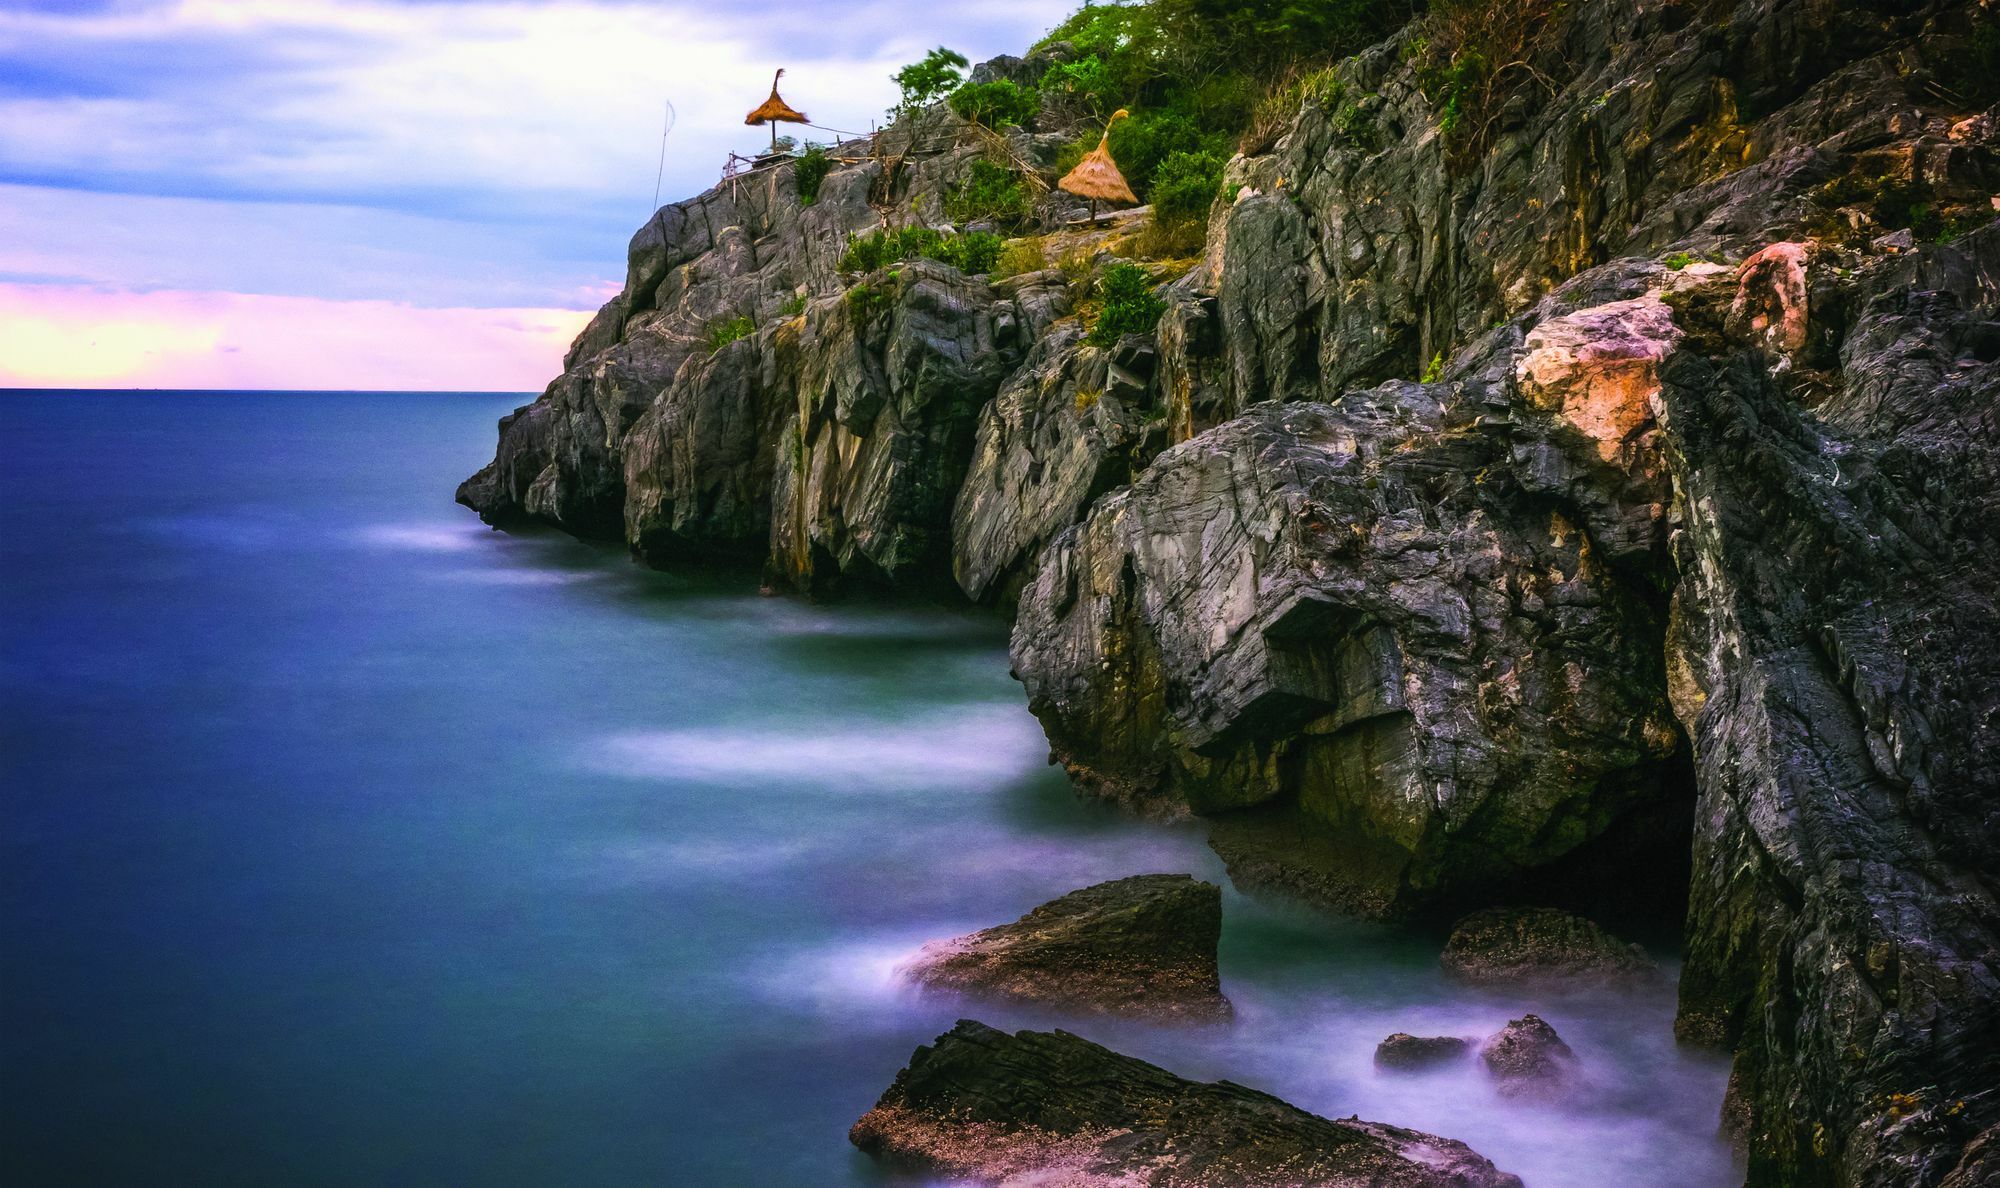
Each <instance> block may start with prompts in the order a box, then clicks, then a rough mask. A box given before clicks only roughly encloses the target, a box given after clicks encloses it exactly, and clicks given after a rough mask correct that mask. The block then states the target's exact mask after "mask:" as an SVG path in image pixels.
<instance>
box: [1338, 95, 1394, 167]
mask: <svg viewBox="0 0 2000 1188" xmlns="http://www.w3.org/2000/svg"><path fill="white" fill-rule="evenodd" d="M1373 98H1375V96H1374V95H1373V94H1372V93H1371V94H1367V95H1358V96H1353V97H1349V96H1348V95H1347V88H1346V87H1345V86H1342V87H1340V88H1339V89H1338V92H1337V93H1336V94H1334V95H1333V96H1332V98H1331V106H1332V108H1333V130H1334V131H1335V132H1338V133H1339V134H1340V136H1341V138H1342V139H1344V140H1346V141H1347V142H1348V143H1349V144H1351V145H1353V146H1354V147H1355V148H1358V149H1360V150H1361V151H1362V152H1364V153H1367V152H1373V151H1375V150H1376V149H1377V148H1379V147H1380V146H1381V143H1382V132H1381V129H1379V128H1377V127H1376V126H1375V114H1374V112H1373V110H1371V109H1370V108H1369V107H1367V106H1365V104H1366V103H1367V102H1368V101H1369V100H1370V99H1373Z"/></svg>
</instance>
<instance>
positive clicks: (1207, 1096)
mask: <svg viewBox="0 0 2000 1188" xmlns="http://www.w3.org/2000/svg"><path fill="white" fill-rule="evenodd" d="M848 1137H849V1138H850V1139H852V1140H853V1142H854V1145H855V1146H857V1147H860V1148H861V1149H862V1150H864V1151H867V1152H869V1153H870V1154H873V1155H878V1156H881V1157H883V1158H886V1159H889V1160H891V1161H893V1162H896V1163H900V1164H904V1165H908V1166H914V1167H918V1168H922V1169H924V1170H927V1171H933V1172H938V1173H942V1174H945V1175H948V1176H952V1177H954V1178H958V1179H963V1180H966V1181H970V1182H972V1183H976V1184H1000V1183H1003V1182H1004V1183H1010V1184H1015V1183H1052V1184H1065V1185H1072V1186H1075V1188H1117V1186H1130V1185H1157V1186H1159V1188H1166V1186H1167V1185H1174V1184H1214V1185H1223V1184H1231V1185H1245V1186H1258V1185H1270V1186H1272V1188H1276V1186H1278V1185H1287V1186H1290V1188H1336V1186H1345V1185H1353V1184H1369V1185H1376V1186H1379V1188H1502V1186H1504V1185H1511V1186H1513V1188H1519V1185H1520V1183H1521V1181H1520V1179H1519V1178H1518V1177H1515V1176H1511V1175H1508V1174H1507V1173H1505V1172H1502V1171H1499V1170H1498V1169H1496V1168H1495V1167H1494V1166H1493V1165H1492V1164H1491V1163H1490V1162H1488V1161H1487V1160H1485V1159H1483V1158H1481V1157H1480V1156H1479V1155H1478V1153H1476V1152H1474V1151H1473V1150H1472V1149H1470V1148H1469V1147H1467V1146H1466V1145H1465V1144H1463V1143H1459V1142H1454V1141H1452V1140H1451V1139H1445V1138H1439V1137H1437V1136H1436V1135H1430V1134H1423V1133H1421V1132H1418V1131H1414V1130H1404V1129H1402V1128H1400V1127H1396V1126H1384V1125H1382V1124H1380V1123H1376V1122H1361V1121H1356V1120H1351V1119H1350V1120H1348V1121H1344V1122H1336V1121H1331V1120H1329V1119H1326V1118H1321V1117H1317V1116H1315V1115H1313V1114H1308V1113H1306V1112H1305V1111H1304V1110H1301V1109H1298V1108H1297V1107H1295V1106H1291V1105H1287V1104H1286V1103H1284V1102H1282V1101H1280V1100H1278V1099H1277V1098H1275V1097H1272V1096H1270V1095H1269V1094H1266V1093H1259V1092H1257V1091H1255V1090H1253V1089H1246V1088H1244V1087H1243V1086H1241V1085H1235V1084H1231V1083H1230V1082H1228V1081H1218V1082H1215V1083H1213V1084H1204V1083H1202V1082H1198V1081H1188V1080H1183V1079H1182V1078H1180V1077H1177V1076H1175V1075H1173V1074H1172V1073H1170V1072H1168V1071H1166V1070H1165V1069H1162V1068H1159V1067H1156V1066H1154V1065H1151V1064H1147V1063H1146V1062H1144V1061H1142V1060H1135V1059H1133V1058H1132V1057H1130V1056H1121V1055H1119V1054H1118V1053H1116V1052H1113V1051H1111V1050H1110V1049H1108V1048H1102V1047H1099V1046H1098V1045H1096V1044H1093V1043H1091V1042H1090V1041H1088V1040H1084V1039H1079V1038H1077V1037H1076V1036H1073V1035H1070V1034H1069V1033H1067V1032H1062V1031H1056V1032H1037V1031H1022V1032H1017V1033H1016V1034H1014V1035H1008V1034H1007V1033H1005V1032H1001V1031H995V1030H994V1029H993V1028H991V1027H987V1026H986V1025H984V1024H982V1023H974V1022H972V1021H970V1020H962V1021H960V1023H959V1024H958V1026H956V1027H954V1028H952V1029H951V1030H950V1031H949V1032H946V1033H945V1034H944V1035H941V1036H939V1037H938V1039H937V1041H936V1042H935V1043H934V1044H932V1045H930V1046H928V1047H922V1048H918V1049H917V1050H916V1053H915V1054H914V1055H913V1056H911V1057H910V1064H909V1067H907V1068H905V1069H904V1070H903V1071H901V1072H899V1073H897V1074H896V1080H895V1083H894V1084H892V1085H891V1086H890V1087H889V1089H888V1091H887V1092H886V1093H884V1094H883V1095H882V1099H881V1100H880V1101H878V1102H877V1103H876V1104H875V1108H874V1109H872V1110H870V1111H868V1113H867V1114H866V1115H864V1116H863V1117H862V1118H861V1120H860V1121H858V1122H856V1123H855V1124H854V1129H853V1131H852V1132H851V1133H850V1134H849V1136H848Z"/></svg>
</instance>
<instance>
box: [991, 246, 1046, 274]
mask: <svg viewBox="0 0 2000 1188" xmlns="http://www.w3.org/2000/svg"><path fill="white" fill-rule="evenodd" d="M1047 266H1048V256H1047V255H1046V254H1045V253H1044V251H1043V248H1042V241H1041V240H1039V239H1017V240H1015V241H1013V242H1012V243H1009V244H1007V245H1006V247H1005V248H1004V249H1002V251H1001V252H1000V258H999V259H998V260H996V261H994V264H993V276H994V277H995V279H998V278H1000V277H1006V276H1020V275H1022V274H1023V273H1028V272H1040V271H1041V270H1042V269H1043V268H1045V267H1047Z"/></svg>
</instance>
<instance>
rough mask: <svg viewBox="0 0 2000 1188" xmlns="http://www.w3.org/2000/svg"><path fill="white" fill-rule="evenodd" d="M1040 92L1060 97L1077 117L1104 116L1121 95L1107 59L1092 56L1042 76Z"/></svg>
mask: <svg viewBox="0 0 2000 1188" xmlns="http://www.w3.org/2000/svg"><path fill="white" fill-rule="evenodd" d="M1039 90H1040V91H1041V92H1042V93H1044V94H1049V95H1056V96H1059V97H1061V98H1062V99H1063V100H1065V101H1066V102H1067V104H1068V105H1069V107H1070V109H1071V110H1072V111H1074V112H1077V113H1080V114H1081V113H1087V114H1091V115H1101V114H1103V112H1104V111H1105V110H1106V108H1107V105H1108V100H1109V99H1110V98H1111V97H1113V96H1114V95H1115V94H1116V93H1117V87H1116V85H1115V84H1114V83H1113V81H1112V78H1111V72H1110V70H1108V69H1107V68H1106V67H1105V65H1104V59H1102V58H1100V57H1098V56H1097V55H1096V54H1088V55H1086V56H1084V57H1082V58H1078V59H1076V60H1075V61H1073V62H1057V63H1056V64H1055V65H1053V66H1051V67H1049V68H1048V70H1046V71H1044V72H1043V74H1042V80H1041V86H1040V87H1039Z"/></svg>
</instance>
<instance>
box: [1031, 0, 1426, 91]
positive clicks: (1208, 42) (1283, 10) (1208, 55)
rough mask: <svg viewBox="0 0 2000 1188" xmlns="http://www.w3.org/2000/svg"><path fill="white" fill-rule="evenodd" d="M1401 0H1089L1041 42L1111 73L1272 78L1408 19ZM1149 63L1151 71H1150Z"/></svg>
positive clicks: (1126, 78)
mask: <svg viewBox="0 0 2000 1188" xmlns="http://www.w3.org/2000/svg"><path fill="white" fill-rule="evenodd" d="M1414 7H1415V6H1414V5H1413V4H1411V3H1408V2H1405V0H1140V2H1138V3H1129V4H1095V3H1086V4H1085V5H1084V6H1083V7H1082V8H1081V9H1079V10H1078V11H1077V12H1075V13H1074V14H1072V15H1071V16H1070V17H1069V19H1067V20H1065V21H1064V22H1063V23H1062V24H1060V25H1057V26H1056V27H1055V28H1054V29H1052V30H1050V31H1049V35H1048V36H1047V37H1045V38H1043V40H1042V42H1041V45H1042V46H1048V45H1052V44H1054V43H1056V42H1059V41H1066V42H1068V43H1070V44H1071V45H1073V46H1075V47H1076V49H1077V51H1078V52H1079V53H1080V54H1097V55H1098V56H1099V57H1101V58H1102V59H1103V60H1104V62H1105V64H1106V66H1107V68H1108V69H1109V70H1110V71H1111V73H1112V75H1113V77H1114V79H1116V80H1117V81H1119V82H1120V83H1121V84H1124V85H1129V84H1130V83H1131V82H1132V81H1134V77H1135V76H1142V77H1139V78H1138V81H1144V79H1145V77H1159V76H1163V75H1167V76H1178V77H1181V78H1201V77H1206V76H1209V75H1215V74H1224V73H1228V74H1250V75H1259V76H1264V77H1275V76H1276V75H1278V74H1280V73H1282V71H1283V70H1284V68H1285V67H1286V66H1288V65H1291V64H1293V63H1296V62H1301V61H1312V60H1319V61H1325V60H1328V59H1331V58H1338V57H1342V56H1344V55H1346V54H1349V53H1352V52H1354V51H1355V50H1357V49H1359V48H1361V47H1363V46H1366V45H1368V44H1370V43H1371V42H1374V41H1377V40H1380V38H1381V37H1382V35H1383V34H1385V33H1387V32H1388V31H1389V30H1390V29H1392V28H1394V27H1395V26H1396V25H1397V24H1399V23H1400V22H1401V21H1402V20H1404V19H1407V18H1408V17H1409V16H1410V15H1411V13H1412V11H1413V9H1414ZM1149 68H1150V69H1149Z"/></svg>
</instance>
